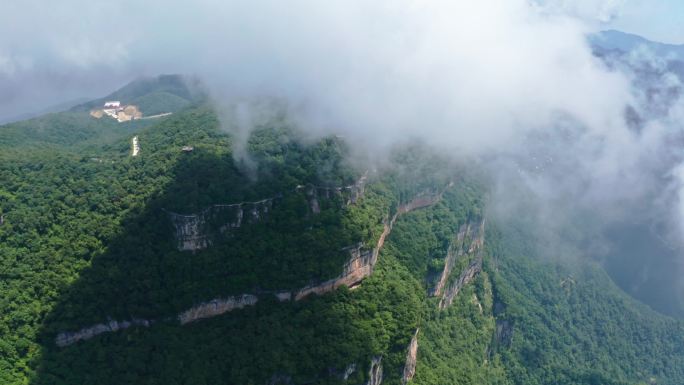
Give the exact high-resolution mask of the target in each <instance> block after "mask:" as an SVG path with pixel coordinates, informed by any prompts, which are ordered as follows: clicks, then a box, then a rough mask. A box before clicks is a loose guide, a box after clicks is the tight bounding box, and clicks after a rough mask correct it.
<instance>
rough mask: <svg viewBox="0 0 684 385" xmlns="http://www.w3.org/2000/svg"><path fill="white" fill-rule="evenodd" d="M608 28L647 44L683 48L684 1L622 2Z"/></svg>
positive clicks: (631, 0)
mask: <svg viewBox="0 0 684 385" xmlns="http://www.w3.org/2000/svg"><path fill="white" fill-rule="evenodd" d="M608 27H609V28H613V29H618V30H621V31H624V32H630V33H634V34H637V35H641V36H644V37H645V38H647V39H650V40H656V41H661V42H664V43H672V44H684V0H625V1H624V3H623V5H622V6H621V7H620V10H619V12H618V14H617V17H616V18H615V19H614V20H613V21H612V22H611V23H609V24H608Z"/></svg>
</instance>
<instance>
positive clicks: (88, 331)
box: [55, 184, 451, 374]
mask: <svg viewBox="0 0 684 385" xmlns="http://www.w3.org/2000/svg"><path fill="white" fill-rule="evenodd" d="M449 186H451V184H450V185H449ZM441 196H442V193H423V194H420V195H419V196H417V197H415V198H414V199H412V200H411V201H410V202H408V203H406V204H403V205H401V206H399V208H398V209H397V212H396V213H395V214H394V215H393V216H392V219H391V220H389V221H386V222H385V225H384V229H383V232H382V233H381V234H380V237H379V238H378V242H377V244H376V246H375V248H373V249H372V250H368V249H364V248H363V244H358V245H355V246H353V247H349V252H350V254H351V257H350V259H349V261H347V263H346V264H345V266H344V269H343V272H342V274H340V275H339V276H338V277H336V278H333V279H330V280H327V281H325V282H322V283H319V284H315V285H310V286H306V287H304V288H302V289H299V290H297V291H295V292H290V291H277V292H272V293H271V294H273V295H275V296H276V297H277V298H278V300H280V301H281V302H282V301H289V300H292V299H293V298H294V300H295V301H299V300H301V299H303V298H305V297H306V296H308V295H309V294H312V293H316V294H319V295H320V294H324V293H327V292H330V291H333V290H335V289H337V288H338V287H340V286H342V285H346V286H348V287H353V286H354V285H357V284H358V283H360V282H361V281H362V280H363V279H365V278H366V277H368V276H370V275H371V274H372V273H373V268H374V267H375V264H376V263H377V259H378V254H379V252H380V249H381V248H382V246H383V245H384V244H385V240H386V238H387V236H388V235H389V234H390V232H391V231H392V226H393V225H394V222H395V221H396V220H397V218H398V217H399V216H400V215H401V214H405V213H408V212H410V211H412V210H416V209H419V208H423V207H427V206H430V205H433V204H435V203H437V202H438V201H439V200H440V199H441ZM357 198H358V196H357ZM238 205H241V204H238ZM229 206H231V205H229ZM170 214H172V215H178V214H174V213H170ZM197 239H199V238H197ZM257 301H258V297H257V296H256V295H254V294H243V295H241V296H234V297H228V298H217V299H213V300H211V301H208V302H204V303H201V304H198V305H195V306H193V307H191V308H190V309H188V310H186V311H184V312H182V313H181V314H179V315H178V321H179V322H180V323H181V325H185V324H187V323H190V322H193V321H196V320H199V319H203V318H209V317H214V316H217V315H220V314H223V313H226V312H230V311H232V310H235V309H242V308H244V307H245V306H252V305H254V304H256V303H257ZM152 322H153V321H152V320H133V321H123V322H116V321H112V322H110V323H108V324H98V325H95V326H92V327H88V328H84V329H81V330H79V331H76V332H63V333H60V334H59V335H58V336H57V338H56V340H55V342H56V343H57V345H58V346H60V347H63V346H67V345H71V344H73V343H75V342H78V341H80V340H87V339H90V338H92V337H94V336H96V335H99V334H102V333H106V332H113V331H117V330H122V329H126V328H128V327H131V326H135V325H142V326H149V324H151V323H152ZM379 370H380V374H382V367H381V366H380V369H379Z"/></svg>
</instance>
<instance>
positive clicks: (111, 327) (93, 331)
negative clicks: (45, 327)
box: [55, 318, 153, 347]
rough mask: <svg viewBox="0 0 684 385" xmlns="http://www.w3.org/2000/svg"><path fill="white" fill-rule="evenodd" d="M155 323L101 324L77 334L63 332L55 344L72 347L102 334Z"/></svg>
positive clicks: (136, 320)
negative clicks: (76, 343)
mask: <svg viewBox="0 0 684 385" xmlns="http://www.w3.org/2000/svg"><path fill="white" fill-rule="evenodd" d="M152 322H153V321H151V320H145V319H135V318H134V319H133V320H130V321H114V320H112V321H109V322H107V323H101V324H97V325H93V326H91V327H88V328H84V329H81V330H79V331H76V332H63V333H59V334H58V335H57V337H56V338H55V343H56V344H57V346H59V347H64V346H67V345H71V344H73V343H75V342H78V341H81V340H88V339H91V338H93V337H95V336H97V335H99V334H102V333H109V332H115V331H118V330H123V329H128V328H130V327H131V326H145V327H147V326H150V325H151V324H152Z"/></svg>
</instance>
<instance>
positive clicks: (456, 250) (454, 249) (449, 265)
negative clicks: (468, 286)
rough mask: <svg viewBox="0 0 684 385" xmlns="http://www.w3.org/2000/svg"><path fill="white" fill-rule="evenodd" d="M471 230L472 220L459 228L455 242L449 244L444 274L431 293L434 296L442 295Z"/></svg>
mask: <svg viewBox="0 0 684 385" xmlns="http://www.w3.org/2000/svg"><path fill="white" fill-rule="evenodd" d="M471 232H472V222H468V223H467V224H466V223H464V224H462V225H461V227H460V228H459V230H458V234H457V235H456V240H455V242H453V243H452V244H451V245H449V250H448V251H447V256H446V258H445V262H444V269H442V274H441V275H440V276H439V280H438V281H437V283H436V284H435V287H434V289H433V290H432V293H430V295H432V296H433V297H439V296H440V295H442V291H443V290H444V285H446V283H447V279H448V278H449V275H451V271H452V270H453V268H454V264H455V263H456V259H457V258H458V257H460V256H462V255H463V253H464V252H465V250H464V247H463V244H464V242H465V239H466V236H470V234H471Z"/></svg>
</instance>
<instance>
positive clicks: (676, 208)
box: [0, 0, 684, 313]
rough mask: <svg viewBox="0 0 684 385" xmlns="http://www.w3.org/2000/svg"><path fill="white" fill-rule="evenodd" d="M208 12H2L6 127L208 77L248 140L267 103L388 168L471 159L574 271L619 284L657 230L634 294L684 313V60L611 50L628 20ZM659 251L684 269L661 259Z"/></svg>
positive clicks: (244, 7) (342, 11) (331, 6)
mask: <svg viewBox="0 0 684 385" xmlns="http://www.w3.org/2000/svg"><path fill="white" fill-rule="evenodd" d="M178 3H180V2H178ZM191 4H192V5H191V6H190V7H188V6H185V7H180V6H175V5H177V4H175V3H174V2H168V1H164V2H162V1H156V0H155V1H150V2H145V3H144V4H141V3H140V2H132V1H129V0H122V1H119V2H114V3H112V2H106V3H104V2H103V3H98V2H88V1H82V0H67V1H62V2H59V3H55V4H52V5H51V7H50V8H51V11H50V12H44V11H41V9H42V8H43V7H44V6H45V5H44V2H40V1H36V0H30V1H21V2H19V1H10V2H9V4H3V5H2V6H0V11H1V12H0V36H2V37H0V89H1V90H2V91H0V117H7V116H11V115H16V114H18V113H20V112H22V111H30V110H31V109H33V105H34V104H38V103H42V104H43V105H47V104H54V103H52V101H53V99H59V100H55V102H60V101H62V100H66V99H72V98H74V97H77V96H80V95H83V94H98V93H99V94H103V93H105V90H110V89H112V88H113V85H114V84H120V83H123V82H124V81H125V80H127V79H130V78H131V77H133V76H144V75H153V74H158V73H186V74H196V75H198V76H199V77H200V78H201V79H202V80H203V81H204V83H205V84H206V85H207V86H208V87H209V88H210V92H211V94H212V95H213V97H214V99H215V103H216V104H217V106H218V107H219V109H222V108H223V109H233V108H235V105H236V104H239V105H241V106H242V107H239V108H240V109H242V111H243V115H244V116H246V118H245V119H244V120H243V123H242V124H241V123H240V122H232V121H225V122H224V125H225V127H226V129H229V130H238V131H240V130H242V131H243V134H244V132H247V131H249V130H250V129H251V123H249V122H254V121H258V119H259V114H260V112H259V111H258V110H254V109H250V105H251V104H250V103H251V101H253V100H259V99H261V98H264V97H268V98H274V99H276V100H280V101H284V102H285V103H286V104H287V105H288V106H289V107H290V110H291V112H292V117H293V119H295V120H297V122H298V123H299V124H300V125H301V126H302V127H304V128H305V129H307V130H308V131H310V132H311V133H312V134H313V135H322V134H327V133H343V134H344V135H345V137H347V138H348V139H349V140H350V142H351V143H354V144H356V147H357V149H358V151H360V152H361V153H363V154H364V155H368V154H373V155H374V156H375V157H376V158H377V159H376V160H381V159H382V156H383V155H382V154H384V153H385V151H386V150H387V149H388V148H390V147H391V146H392V145H395V144H397V143H401V142H405V141H413V140H420V141H423V142H426V143H428V144H430V145H433V146H436V147H437V148H439V149H441V150H443V151H445V152H449V153H453V154H454V155H456V156H459V157H472V159H473V162H479V164H482V165H484V167H486V168H489V169H490V170H492V172H493V175H494V178H493V179H494V180H495V181H496V182H497V186H498V189H497V190H495V192H494V193H493V195H492V200H493V205H492V209H491V211H492V213H493V214H495V215H499V218H500V219H502V220H520V219H521V218H523V219H525V220H527V221H528V222H526V223H528V224H529V225H530V226H538V227H539V232H538V233H539V243H540V246H542V247H549V248H551V247H553V249H554V250H555V251H554V252H553V253H552V254H554V255H557V256H559V257H563V256H572V257H575V256H589V257H592V258H597V259H599V260H604V261H606V263H607V264H608V265H609V266H613V265H615V266H617V265H620V263H619V262H616V260H615V258H616V257H612V256H613V255H616V253H615V250H622V249H623V248H624V247H623V245H624V242H623V240H624V238H625V236H626V235H625V234H631V232H634V233H638V234H643V230H644V229H648V231H649V232H650V233H649V234H654V235H653V236H648V237H649V240H648V242H652V243H653V244H654V245H658V247H654V248H650V247H646V248H645V249H644V250H643V254H642V253H638V255H635V256H634V257H633V258H630V264H629V266H632V267H633V269H634V270H635V271H636V272H637V273H630V274H627V273H625V274H617V273H616V276H617V277H618V281H619V282H620V278H621V277H631V278H629V279H628V278H625V280H624V282H621V283H622V284H623V286H628V287H632V286H633V287H634V290H632V292H633V293H635V294H638V293H640V289H639V288H641V287H643V286H644V285H645V284H646V283H648V282H652V281H653V280H654V279H656V280H661V281H663V282H666V283H667V284H664V288H663V289H662V290H661V291H659V292H658V293H659V294H658V296H660V295H663V294H664V293H666V294H667V295H668V297H667V298H668V299H667V300H665V301H663V302H662V303H659V304H657V305H656V306H658V307H659V308H660V310H662V311H669V312H671V313H679V312H680V311H681V310H682V309H684V305H683V303H684V302H683V301H684V287H679V286H677V285H678V284H676V282H677V281H678V280H676V277H678V276H680V275H681V273H682V272H684V271H682V270H681V269H682V263H683V262H684V259H682V258H681V256H680V253H679V251H678V250H679V249H680V245H681V244H682V242H683V239H684V238H683V236H684V227H683V224H684V203H682V202H681V201H682V197H684V189H683V187H682V186H684V181H683V179H684V165H682V155H681V151H680V150H679V149H678V148H677V145H678V144H679V143H680V142H681V136H682V128H683V127H682V123H681V122H682V121H684V120H683V119H682V117H684V116H683V115H684V105H683V104H682V103H681V101H680V92H679V89H680V81H681V80H680V75H679V74H678V73H677V72H676V65H673V64H672V60H673V59H679V58H680V57H679V56H676V55H679V54H678V53H677V54H672V55H674V56H672V55H669V54H666V55H663V49H664V48H662V47H663V46H662V45H654V44H650V43H648V42H646V41H641V40H639V39H624V36H622V35H618V34H616V33H612V32H611V33H607V34H602V35H599V37H600V39H591V41H592V42H593V43H594V45H595V46H594V47H592V45H591V44H590V39H588V38H587V37H588V36H589V35H591V34H593V33H596V32H597V31H598V29H599V28H600V27H601V24H600V23H601V22H603V21H607V20H610V19H611V18H612V17H613V16H614V15H615V14H616V13H617V12H619V9H620V8H619V7H620V6H621V3H620V2H616V1H582V2H567V1H543V2H530V1H527V0H483V1H473V2H465V1H460V2H449V1H436V2H429V3H424V2H417V1H410V0H400V1H379V2H372V3H369V2H363V1H327V2H312V1H303V0H295V1H289V2H281V1H268V0H266V1H256V2H235V1H227V2H223V1H212V0H201V1H196V2H192V3H191ZM186 5H188V4H186ZM29 21H30V22H29ZM36 26H40V28H36ZM55 29H59V30H60V33H59V34H54V33H52V32H51V31H52V30H55ZM16 36H22V39H17V38H16ZM27 42H28V44H27ZM602 42H606V44H605V45H602ZM675 48H676V49H675ZM675 48H673V50H672V52H675V51H676V52H681V51H682V49H681V47H675ZM668 52H669V51H668ZM65 90H66V91H65ZM665 96H667V97H665ZM244 122H248V123H244ZM242 137H246V135H242ZM568 229H572V232H570V231H568ZM627 238H630V237H627ZM657 250H662V251H663V253H665V254H667V255H668V257H667V263H664V262H663V263H661V262H662V261H661V260H660V259H658V258H657V256H652V255H647V254H650V253H651V252H654V253H655V252H656V251H657ZM663 253H661V254H663ZM617 254H621V253H617ZM653 258H655V259H653ZM652 259H653V260H657V261H661V262H657V263H654V264H651V263H644V261H650V260H652ZM630 269H631V268H630ZM661 273H662V274H671V276H670V277H665V278H666V279H664V280H662V279H661V278H662V277H663V276H662V275H659V274H661ZM637 275H640V276H641V279H642V281H634V280H633V279H636V278H634V277H635V276H637ZM647 297H649V296H648V295H643V296H642V298H645V299H648V298H647ZM669 305H671V306H672V308H671V309H669V308H668V306H669Z"/></svg>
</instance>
